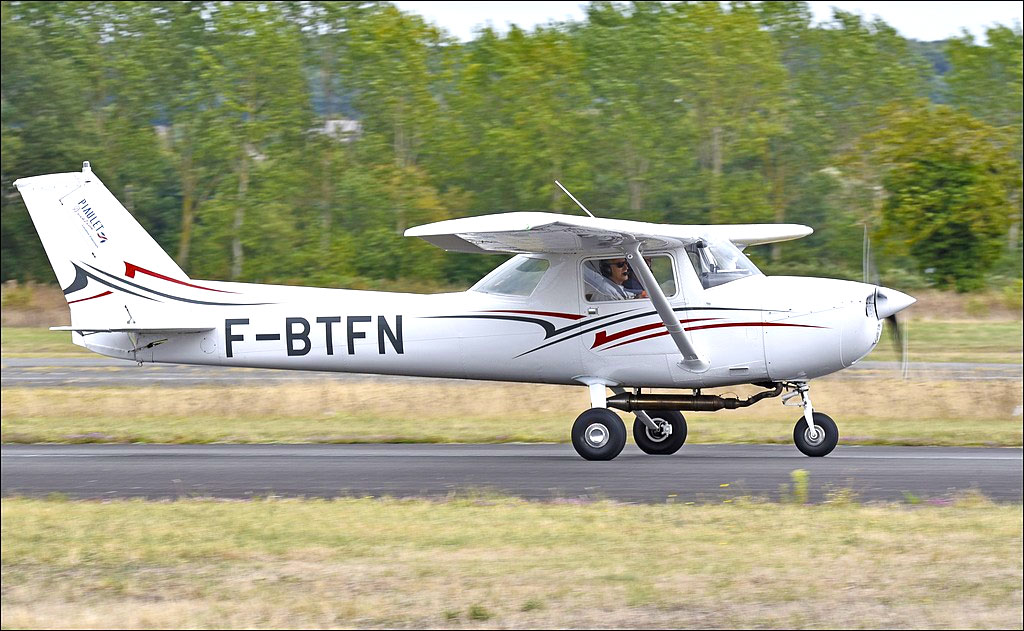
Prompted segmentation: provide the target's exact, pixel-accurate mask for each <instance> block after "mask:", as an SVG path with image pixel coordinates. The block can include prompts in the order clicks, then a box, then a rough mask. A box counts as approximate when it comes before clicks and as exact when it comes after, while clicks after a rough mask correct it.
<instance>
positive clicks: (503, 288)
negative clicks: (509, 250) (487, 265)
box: [473, 256, 550, 296]
mask: <svg viewBox="0 0 1024 631" xmlns="http://www.w3.org/2000/svg"><path fill="white" fill-rule="evenodd" d="M548 267H550V264H549V263H548V260H547V259H542V258H533V257H528V256H517V257H515V258H513V259H511V260H509V261H508V262H507V263H504V264H503V265H502V266H501V267H499V268H498V269H496V270H494V271H493V272H492V273H490V274H488V275H487V276H485V277H484V278H483V279H481V280H480V282H478V283H477V284H476V285H474V286H473V291H479V292H483V293H485V294H503V295H506V296H529V295H530V294H532V293H533V290H534V289H536V288H537V285H539V284H540V279H541V278H543V277H544V273H545V272H547V271H548Z"/></svg>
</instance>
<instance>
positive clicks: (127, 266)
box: [69, 261, 238, 304]
mask: <svg viewBox="0 0 1024 631" xmlns="http://www.w3.org/2000/svg"><path fill="white" fill-rule="evenodd" d="M135 272H142V273H143V274H147V275H149V276H152V277H153V278H159V279H160V280H166V281H168V282H171V283H177V284H179V285H184V286H186V287H192V288H193V289H203V290H206V291H216V292H220V293H222V294H234V293H238V292H234V291H226V290H224V289H213V288H212V287H203V286H201V285H193V284H192V283H186V282H185V281H183V280H178V279H176V278H171V277H170V276H164V275H163V274H161V273H159V272H154V271H151V270H148V269H146V268H145V267H139V266H138V265H135V264H133V263H129V262H128V261H125V262H124V275H125V276H127V277H128V278H135ZM69 304H70V303H69Z"/></svg>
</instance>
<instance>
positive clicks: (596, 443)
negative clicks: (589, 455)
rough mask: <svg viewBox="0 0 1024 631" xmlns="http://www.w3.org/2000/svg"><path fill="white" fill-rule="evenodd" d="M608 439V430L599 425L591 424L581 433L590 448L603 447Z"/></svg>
mask: <svg viewBox="0 0 1024 631" xmlns="http://www.w3.org/2000/svg"><path fill="white" fill-rule="evenodd" d="M609 437H610V434H609V432H608V428H607V427H605V426H604V425H603V424H601V423H591V424H590V425H589V426H588V427H587V430H586V431H585V432H583V438H584V439H585V440H586V441H587V444H588V445H590V446H591V447H604V446H605V445H606V444H607V443H608V439H609Z"/></svg>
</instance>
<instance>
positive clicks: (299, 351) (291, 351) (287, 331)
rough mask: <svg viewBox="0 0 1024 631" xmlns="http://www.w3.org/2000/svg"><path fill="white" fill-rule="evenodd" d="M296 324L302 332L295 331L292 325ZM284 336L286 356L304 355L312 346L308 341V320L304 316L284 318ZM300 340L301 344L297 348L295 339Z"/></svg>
mask: <svg viewBox="0 0 1024 631" xmlns="http://www.w3.org/2000/svg"><path fill="white" fill-rule="evenodd" d="M295 324H298V325H300V326H301V327H302V332H300V333H296V332H295V331H294V330H293V328H292V325H295ZM284 336H285V340H286V346H287V348H288V356H289V357H294V356H296V355H305V354H307V353H309V349H310V348H312V346H313V345H312V344H310V342H309V320H307V319H306V318H285V320H284ZM296 340H301V341H302V345H301V347H299V348H296V347H295V341H296Z"/></svg>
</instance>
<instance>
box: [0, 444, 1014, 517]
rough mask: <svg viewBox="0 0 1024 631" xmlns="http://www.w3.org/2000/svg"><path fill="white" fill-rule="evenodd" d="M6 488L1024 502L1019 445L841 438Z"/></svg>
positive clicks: (551, 450)
mask: <svg viewBox="0 0 1024 631" xmlns="http://www.w3.org/2000/svg"><path fill="white" fill-rule="evenodd" d="M0 467H2V478H0V479H2V484H0V487H2V489H0V491H2V494H3V496H4V497H10V496H45V495H48V494H50V493H62V494H65V495H67V496H68V497H71V498H77V499H103V498H128V497H145V498H150V499H166V498H189V497H218V498H254V497H266V496H271V495H273V496H285V497H297V496H304V497H337V496H355V497H362V496H374V497H379V496H394V497H435V498H436V497H447V496H451V495H461V494H470V493H479V492H498V493H501V494H507V495H513V496H518V497H523V498H528V499H535V500H536V499H539V500H570V501H578V500H581V499H582V500H594V499H612V500H618V501H624V502H654V503H660V502H668V501H671V502H687V501H691V502H721V501H725V500H730V499H734V498H737V497H741V496H756V497H761V498H766V499H771V500H778V499H781V498H783V497H784V493H783V491H782V490H781V489H782V488H783V487H784V486H786V485H788V484H790V483H791V474H792V472H793V471H794V470H797V469H804V470H806V471H808V472H809V480H810V491H811V499H812V501H818V502H820V501H822V500H823V499H826V498H828V497H829V495H830V493H835V492H836V491H839V490H844V489H848V490H850V491H853V492H854V493H855V494H856V497H857V498H858V499H860V500H862V501H876V500H882V501H900V502H905V501H916V500H918V499H919V500H921V501H923V502H933V503H945V502H949V501H951V500H952V499H954V498H956V497H957V496H959V495H961V494H963V493H965V492H969V491H972V490H977V491H980V492H981V493H984V494H985V495H986V496H988V497H989V498H991V499H994V500H997V501H1009V502H1020V501H1021V500H1022V450H1021V449H1019V448H959V447H860V446H843V445H840V446H839V447H838V448H837V449H836V451H835V452H833V453H832V454H831V455H829V456H828V457H825V458H807V457H805V456H803V455H801V454H800V453H799V452H797V451H796V448H795V447H792V446H789V445H687V446H684V447H683V449H682V450H681V451H680V452H679V453H677V454H676V455H674V456H667V457H666V456H661V457H655V456H648V455H645V454H643V453H641V452H640V451H639V450H638V449H637V448H636V447H634V446H633V445H627V447H626V449H625V451H623V453H622V455H620V456H619V457H618V458H617V459H615V460H613V461H611V462H588V461H585V460H583V459H581V458H580V457H579V456H577V455H576V453H575V451H574V450H573V448H572V446H571V445H523V444H506V445H182V446H171V445H4V446H2V447H0Z"/></svg>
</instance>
